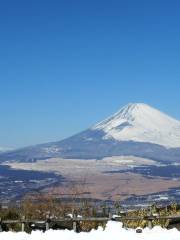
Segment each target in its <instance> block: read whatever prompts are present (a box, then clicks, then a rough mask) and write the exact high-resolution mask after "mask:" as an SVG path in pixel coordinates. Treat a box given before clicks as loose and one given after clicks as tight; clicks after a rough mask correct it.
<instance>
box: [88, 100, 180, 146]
mask: <svg viewBox="0 0 180 240" xmlns="http://www.w3.org/2000/svg"><path fill="white" fill-rule="evenodd" d="M92 129H93V130H102V131H104V132H105V136H104V139H109V138H114V139H116V140H119V141H137V142H150V143H154V144H159V145H163V146H166V147H180V121H177V120H175V119H173V118H171V117H169V116H168V115H167V114H164V113H162V112H160V111H159V110H157V109H155V108H152V107H151V106H149V105H147V104H144V103H130V104H128V105H126V106H125V107H123V108H122V109H120V111H118V112H117V113H115V114H114V115H113V116H111V117H109V118H108V119H105V120H104V121H102V122H100V123H98V124H97V125H95V126H94V127H93V128H92Z"/></svg>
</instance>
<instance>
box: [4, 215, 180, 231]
mask: <svg viewBox="0 0 180 240" xmlns="http://www.w3.org/2000/svg"><path fill="white" fill-rule="evenodd" d="M128 220H130V221H138V220H139V221H141V220H146V221H147V222H148V227H149V228H150V229H151V228H152V227H153V224H152V221H153V220H176V221H179V223H180V215H174V216H158V215H157V216H154V215H150V216H145V217H121V216H115V217H113V216H112V214H109V217H72V218H67V217H65V218H59V219H51V218H47V219H45V220H28V219H25V217H23V218H22V219H20V220H0V231H2V225H3V224H5V225H6V224H21V231H24V230H25V224H37V225H38V224H41V225H44V227H45V230H49V229H50V224H58V223H62V222H67V223H68V222H69V223H72V226H73V230H74V231H75V232H76V231H77V223H79V222H107V221H118V222H124V221H128Z"/></svg>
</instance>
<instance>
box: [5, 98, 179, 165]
mask: <svg viewBox="0 0 180 240" xmlns="http://www.w3.org/2000/svg"><path fill="white" fill-rule="evenodd" d="M124 155H129V156H130V155H131V156H137V157H146V158H150V159H153V160H156V161H167V162H172V161H175V162H180V121H177V120H175V119H173V118H171V117H169V116H168V115H166V114H164V113H162V112H160V111H158V110H156V109H154V108H152V107H150V106H148V105H146V104H142V103H136V104H128V105H127V106H125V107H123V108H122V109H121V110H120V111H118V112H117V113H116V114H114V115H113V116H111V117H109V118H108V119H106V120H104V121H102V122H100V123H98V124H96V125H95V126H93V127H91V128H89V129H87V130H85V131H83V132H81V133H79V134H76V135H74V136H72V137H69V138H67V139H64V140H62V141H59V142H53V143H46V144H40V145H36V146H31V147H26V148H23V149H19V150H15V151H11V152H8V153H4V154H0V161H6V160H15V161H35V160H37V159H45V158H51V157H63V158H79V159H92V158H93V159H101V158H103V157H109V156H124Z"/></svg>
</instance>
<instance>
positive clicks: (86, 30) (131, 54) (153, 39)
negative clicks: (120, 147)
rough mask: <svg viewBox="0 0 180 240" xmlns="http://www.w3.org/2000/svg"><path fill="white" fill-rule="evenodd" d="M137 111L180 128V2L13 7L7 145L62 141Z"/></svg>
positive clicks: (4, 77)
mask: <svg viewBox="0 0 180 240" xmlns="http://www.w3.org/2000/svg"><path fill="white" fill-rule="evenodd" d="M129 102H144V103H147V104H150V105H152V106H154V107H157V108H159V109H160V110H162V111H165V112H167V113H168V114H170V115H172V116H173V117H176V118H177V119H180V107H179V105H180V1H179V0H172V1H170V0H168V1H167V0H160V1H159V0H151V1H145V0H142V1H140V0H136V1H135V0H117V1H115V0H111V1H107V0H91V1H84V0H81V1H80V0H76V1H75V0H68V1H67V0H48V1H46V0H30V1H24V0H21V1H20V0H16V1H14V0H3V1H1V6H0V113H1V115H0V146H9V147H21V146H26V145H30V144H36V143H43V142H48V141H54V140H60V139H62V138H64V137H67V136H70V135H72V134H74V133H76V132H79V131H81V130H83V129H86V128H87V127H89V126H91V125H92V124H94V123H96V122H97V121H99V120H102V119H104V118H105V117H107V116H108V115H110V114H112V113H114V112H115V111H117V110H118V109H119V108H120V107H122V106H123V105H125V104H127V103H129Z"/></svg>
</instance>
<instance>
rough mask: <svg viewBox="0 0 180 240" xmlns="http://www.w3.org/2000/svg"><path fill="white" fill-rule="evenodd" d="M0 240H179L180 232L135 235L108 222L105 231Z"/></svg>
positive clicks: (17, 235)
mask: <svg viewBox="0 0 180 240" xmlns="http://www.w3.org/2000/svg"><path fill="white" fill-rule="evenodd" d="M0 239H1V240H51V239H53V240H58V239H62V240H110V239H113V240H140V239H141V240H160V239H163V240H179V239H180V232H179V231H178V230H176V229H171V230H166V229H162V228H161V227H154V228H153V229H151V230H150V229H148V228H146V229H142V233H136V230H132V229H131V230H127V229H124V228H122V224H121V223H117V222H108V224H107V227H106V229H105V230H103V229H102V228H99V229H98V230H92V231H91V232H90V233H85V232H81V233H74V232H73V231H68V230H57V231H55V230H49V231H46V232H45V233H43V232H41V231H35V232H32V233H31V234H27V233H25V232H19V233H14V232H2V233H0Z"/></svg>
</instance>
